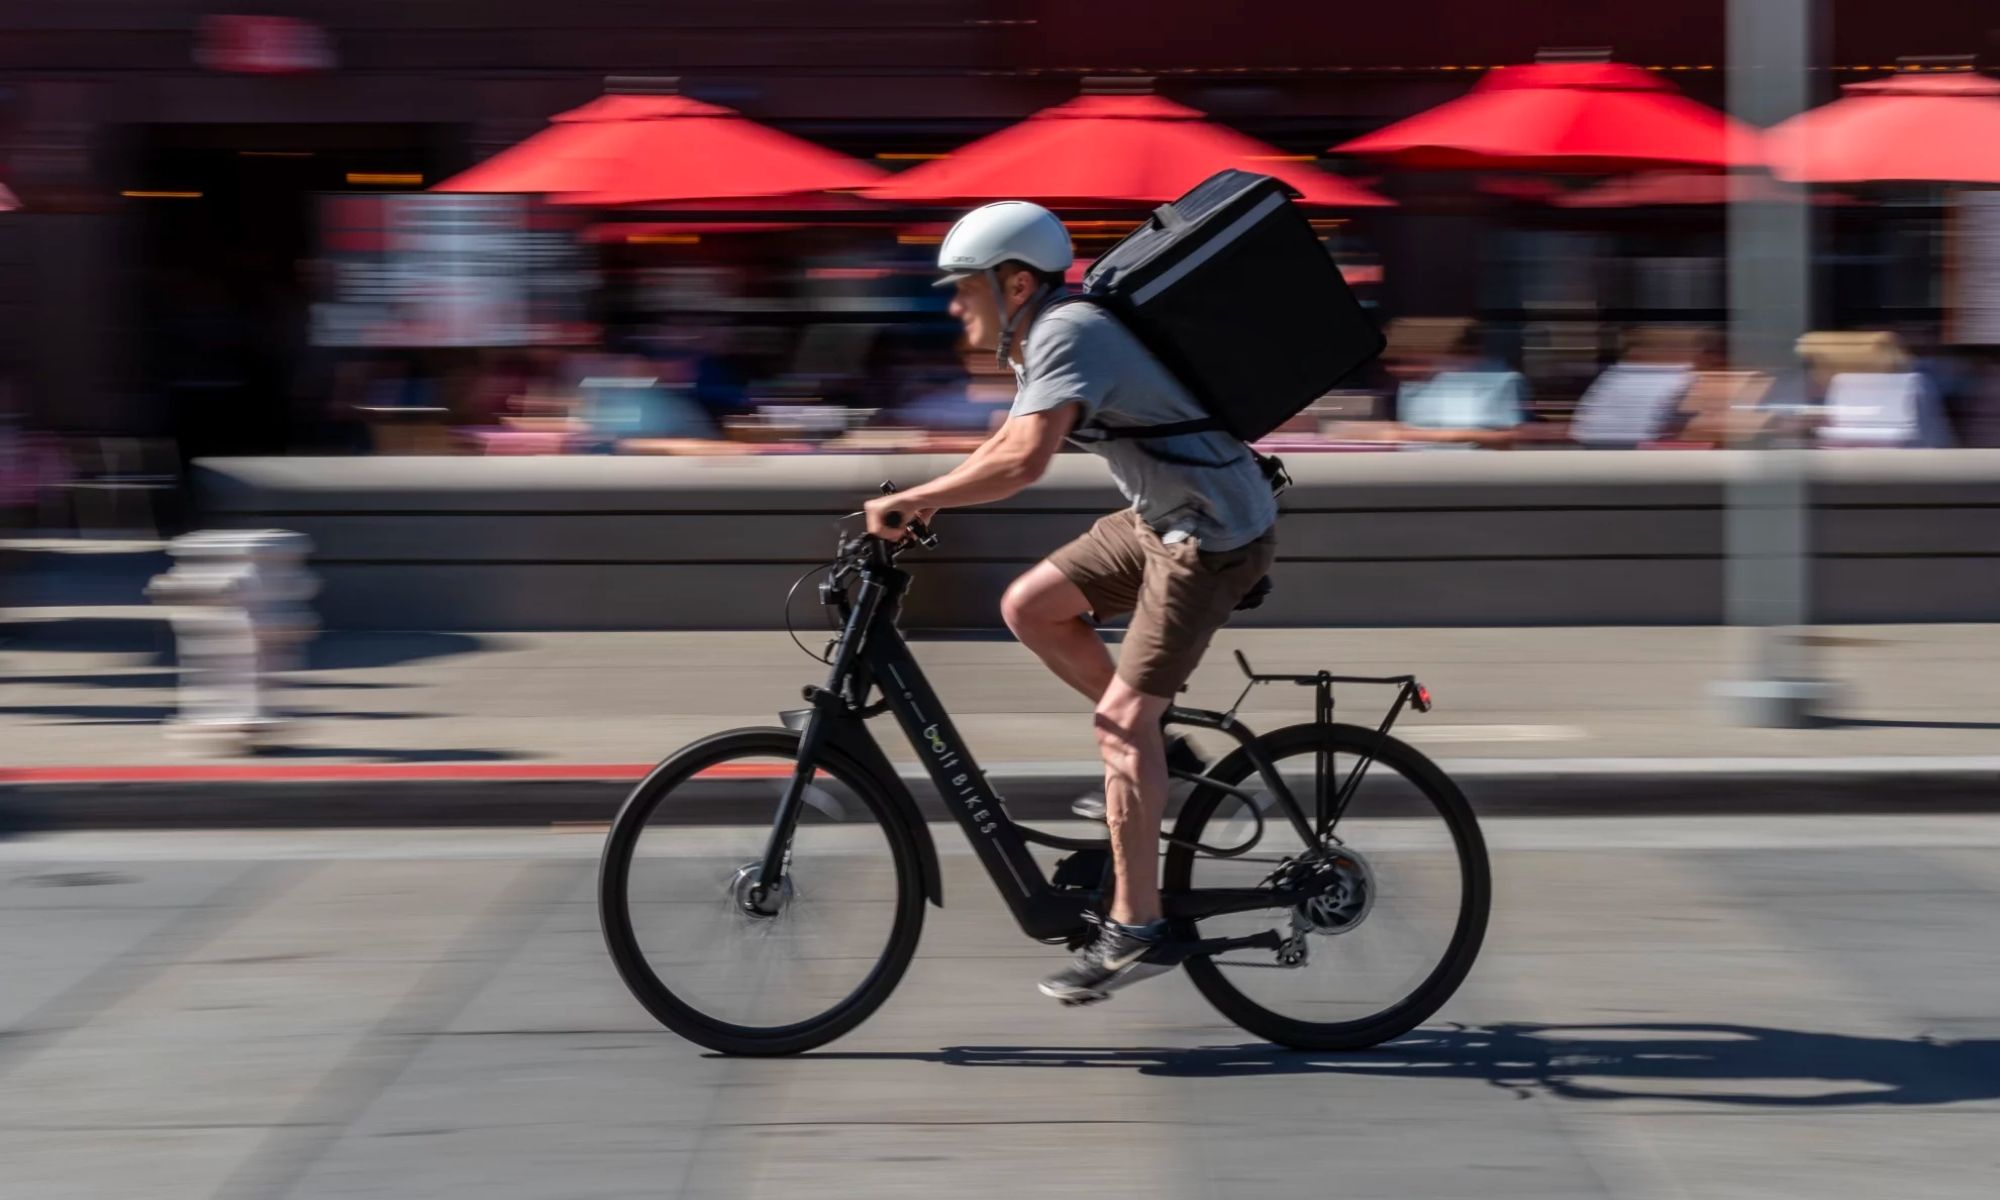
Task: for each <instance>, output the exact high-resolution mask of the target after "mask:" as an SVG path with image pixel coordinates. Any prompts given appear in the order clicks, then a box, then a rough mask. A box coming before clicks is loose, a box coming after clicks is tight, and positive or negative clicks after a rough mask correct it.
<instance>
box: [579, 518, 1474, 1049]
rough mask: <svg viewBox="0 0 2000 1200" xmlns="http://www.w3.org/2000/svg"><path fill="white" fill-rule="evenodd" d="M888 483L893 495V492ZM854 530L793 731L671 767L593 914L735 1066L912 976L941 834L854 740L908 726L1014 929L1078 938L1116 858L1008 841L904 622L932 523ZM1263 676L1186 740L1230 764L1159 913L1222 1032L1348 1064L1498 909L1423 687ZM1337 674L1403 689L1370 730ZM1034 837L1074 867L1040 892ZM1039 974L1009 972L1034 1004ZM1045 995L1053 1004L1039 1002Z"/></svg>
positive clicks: (1051, 840)
mask: <svg viewBox="0 0 2000 1200" xmlns="http://www.w3.org/2000/svg"><path fill="white" fill-rule="evenodd" d="M887 486H888V485H885V488H886V487H887ZM906 533H907V534H908V536H906V537H905V538H904V539H903V540H902V541H900V542H895V543H891V542H888V541H884V540H881V539H878V538H874V537H870V536H868V535H866V534H858V535H855V536H851V537H846V538H844V539H843V540H842V541H841V543H840V547H839V552H838V554H837V556H836V557H835V559H834V561H833V562H832V563H830V564H827V569H828V574H827V576H826V577H825V579H824V581H823V582H822V583H821V584H820V588H819V595H820V600H821V602H822V603H823V604H824V605H825V606H826V607H827V608H828V609H829V610H830V611H831V612H833V613H836V614H837V615H838V627H837V628H838V636H837V637H836V638H835V640H834V641H833V642H832V643H831V644H830V646H829V649H828V652H827V653H826V654H825V655H824V656H821V657H822V661H824V662H826V663H828V664H829V665H830V666H831V668H832V671H831V674H829V676H828V677H827V682H826V685H825V686H824V687H807V688H806V689H805V699H806V702H807V707H804V708H800V709H796V710H793V711H790V712H786V713H783V714H781V719H782V720H783V727H782V728H762V729H738V730H734V731H731V732H727V733H719V734H716V735H715V736H713V737H709V738H704V739H702V740H701V741H698V742H695V743H694V744H692V745H690V746H688V747H686V748H685V749H683V750H681V751H680V752H679V753H677V754H675V755H673V756H672V757H671V758H668V759H667V760H666V761H664V762H662V763H661V764H660V765H659V766H657V767H655V768H654V769H653V771H652V772H651V773H650V774H649V775H648V776H647V777H646V778H645V780H643V781H642V782H641V783H640V784H639V785H638V787H637V788H636V789H635V790H634V791H633V792H632V794H631V796H630V798H628V799H627V800H626V802H625V805H624V807H623V808H622V809H620V811H619V813H618V816H617V818H616V819H615V820H614V821H613V823H612V826H611V832H610V836H609V838H608V840H607V842H606V845H605V848H604V859H603V864H602V867H601V870H600V873H599V880H598V906H599V913H600V916H601V918H602V921H603V926H604V935H605V940H606V943H607V944H608V945H609V947H610V951H611V957H612V960H613V961H614V962H615V963H616V964H617V967H618V972H619V974H620V975H621V976H623V978H624V980H625V983H626V985H627V986H628V987H630V988H631V989H632V993H633V995H635V996H636V997H638V999H639V1002H640V1003H641V1004H643V1005H645V1007H646V1009H647V1011H649V1012H650V1013H652V1014H653V1016H654V1017H656V1018H658V1019H659V1020H660V1022H661V1023H663V1024H665V1025H666V1026H667V1027H668V1028H670V1029H672V1030H673V1031H675V1032H676V1033H679V1034H680V1035H681V1036H683V1037H685V1038H687V1039H689V1040H690V1041H694V1042H697V1043H699V1044H701V1045H703V1046H706V1047H708V1048H710V1049H712V1050H716V1051H720V1052H722V1053H725V1054H792V1053H797V1052H799V1051H803V1050H810V1049H812V1048H814V1047H816V1046H821V1045H824V1044H826V1043H827V1042H830V1041H832V1040H833V1039H835V1038H837V1037H839V1036H841V1035H842V1034H844V1033H846V1032H848V1031H849V1030H851V1029H853V1028H854V1027H855V1026H856V1025H859V1024H860V1023H861V1022H862V1021H863V1020H864V1019H866V1018H867V1016H868V1015H869V1014H870V1013H872V1012H874V1011H875V1009H876V1008H877V1007H878V1006H879V1005H881V1003H882V1002H883V1001H884V1000H886V999H888V997H889V994H890V992H892V991H893V990H894V989H895V987H896V984H897V982H898V981H899V980H901V978H902V976H903V971H904V969H905V968H906V967H908V965H909V962H910V958H911V956H912V955H913V954H914V953H915V951H916V947H917V937H918V934H919V932H920V931H921V930H922V928H923V922H924V906H925V903H926V902H929V903H931V904H936V905H940V906H941V905H942V904H943V902H944V900H943V883H942V872H941V870H940V868H939V862H938V851H937V847H936V845H935V843H934V842H933V841H932V838H931V833H930V827H929V825H928V824H926V822H925V820H924V817H923V814H922V812H921V811H920V810H919V808H918V806H917V803H916V801H915V799H914V798H913V797H912V796H911V794H910V792H909V790H908V788H907V787H905V785H904V783H903V780H902V779H901V777H900V776H899V775H898V774H897V772H896V770H895V768H894V767H892V766H891V765H890V763H889V761H888V759H887V758H886V757H885V756H884V755H883V753H882V750H881V748H880V747H879V746H878V745H877V744H876V742H875V741H874V739H873V738H872V737H871V736H870V734H869V731H868V728H867V726H866V724H865V722H866V721H867V720H868V719H869V718H871V717H875V716H879V715H880V714H882V713H883V712H885V711H886V712H890V713H893V714H894V715H895V718H896V721H897V723H898V724H899V725H901V726H902V729H903V733H904V735H905V736H906V737H908V739H909V741H910V744H911V746H912V747H913V748H914V750H915V753H916V755H917V757H918V758H919V759H920V760H921V762H922V763H923V766H924V769H925V771H926V773H927V774H928V775H929V776H930V779H931V781H932V783H933V784H934V785H935V786H936V788H937V791H938V794H939V796H940V797H941V798H942V799H943V801H944V804H945V806H946V808H948V809H949V811H950V813H951V815H952V817H953V818H954V819H955V820H956V821H957V822H958V824H959V825H960V826H961V827H963V829H964V830H965V833H966V836H967V838H968V839H969V840H970V842H971V844H972V850H973V852H974V853H975V854H976V855H977V856H978V859H979V861H980V863H981V865H983V866H984V867H985V868H986V872H987V874H988V875H989V876H990V877H991V878H992V880H993V884H994V886H995V887H996V888H997V889H998V890H999V892H1000V895H1001V897H1002V898H1003V899H1004V900H1005V901H1006V903H1007V907H1008V909H1009V910H1010V911H1011V912H1012V913H1013V916H1014V919H1015V920H1016V921H1017V922H1019V924H1020V926H1021V930H1022V932H1024V933H1026V934H1027V935H1028V936H1029V937H1031V938H1035V939H1037V940H1038V941H1042V942H1047V943H1052V944H1065V945H1070V946H1077V945H1081V944H1082V942H1083V939H1085V938H1086V937H1088V936H1089V935H1090V931H1091V929H1092V926H1091V925H1090V923H1089V922H1087V921H1086V920H1085V913H1086V911H1089V910H1092V909H1095V908H1098V907H1099V906H1100V905H1102V904H1104V903H1106V902H1108V898H1109V888H1110V885H1111V859H1110V846H1109V843H1108V841H1106V840H1105V839H1103V838H1076V837H1067V836H1059V835H1056V834H1052V833H1048V832H1044V831H1042V830H1039V829H1033V828H1029V827H1027V826H1025V825H1022V824H1020V823H1018V822H1017V821H1016V820H1015V819H1014V818H1013V817H1012V816H1011V815H1010V814H1009V813H1008V811H1007V807H1006V804H1005V802H1004V801H1003V800H1002V798H1001V797H1000V795H999V794H998V793H997V792H996V791H995V790H994V789H993V787H992V786H991V785H990V784H989V783H988V781H987V779H986V776H985V775H984V774H983V773H982V772H981V771H980V769H979V766H978V764H977V763H976V762H975V761H974V760H973V757H972V753H971V751H970V750H968V749H967V748H966V745H965V743H964V742H963V741H962V740H961V739H960V738H959V735H958V731H957V730H956V729H955V728H953V725H952V721H951V718H950V717H949V716H948V715H947V714H946V713H945V710H944V705H943V703H942V702H940V701H939V699H938V697H937V694H936V693H935V692H933V691H932V690H931V687H930V685H929V684H928V683H927V682H926V681H925V679H924V676H923V673H922V672H921V671H920V670H918V668H917V663H916V660H915V659H914V658H913V657H912V656H911V654H910V650H909V647H908V646H907V645H906V644H905V643H904V641H903V637H902V634H901V632H900V630H899V629H898V628H897V617H898V614H899V611H900V609H901V604H902V599H903V596H904V594H905V593H906V591H907V590H908V588H909V583H910V577H909V575H908V574H907V573H906V572H904V571H903V570H901V569H900V568H898V567H897V565H896V560H897V557H898V555H899V554H901V553H902V552H903V551H904V550H905V549H907V548H909V547H910V546H912V545H925V546H934V545H935V544H936V539H935V537H934V536H932V535H931V534H930V532H929V531H928V530H926V529H924V528H922V527H921V526H920V525H913V526H912V527H911V528H910V529H909V530H907V531H906ZM1236 657H1237V661H1238V663H1239V664H1240V665H1241V666H1242V668H1243V671H1244V674H1245V675H1246V676H1247V677H1248V682H1247V683H1246V684H1245V686H1244V689H1243V692H1242V694H1241V695H1239V696H1238V697H1237V700H1236V703H1235V704H1234V705H1232V706H1231V707H1230V709H1229V710H1228V711H1226V712H1209V711H1204V710H1201V709H1192V708H1182V707H1178V706H1176V707H1174V708H1171V709H1169V710H1168V712H1167V715H1166V723H1167V724H1168V725H1171V726H1183V727H1196V728H1202V729H1209V730H1214V731H1216V732H1218V733H1221V734H1224V735H1226V736H1228V737H1229V738H1231V739H1232V740H1234V742H1235V743H1236V746H1235V749H1234V750H1232V751H1231V752H1230V753H1229V754H1228V755H1227V756H1226V757H1224V758H1222V759H1221V760H1220V761H1219V762H1217V763H1215V764H1214V765H1213V766H1212V767H1210V768H1209V769H1208V770H1207V771H1206V772H1205V773H1203V774H1200V775H1191V774H1182V773H1179V772H1176V773H1175V774H1176V775H1177V777H1179V778H1180V779H1182V780H1184V781H1185V782H1186V783H1187V784H1188V785H1190V786H1191V788H1192V790H1191V791H1189V792H1188V793H1187V795H1186V798H1185V799H1184V800H1183V802H1182V803H1181V805H1180V812H1179V816H1178V818H1177V819H1175V820H1174V821H1173V824H1172V828H1171V831H1170V832H1169V833H1167V834H1166V836H1165V838H1164V847H1163V849H1164V854H1165V859H1166V861H1165V864H1164V869H1163V871H1162V874H1161V893H1162V895H1161V899H1162V903H1163V905H1164V907H1165V912H1166V915H1167V917H1168V918H1169V919H1170V920H1171V921H1173V922H1174V923H1175V924H1176V925H1177V927H1178V928H1177V930H1176V932H1177V934H1178V935H1180V936H1181V937H1184V938H1187V939H1189V940H1191V941H1192V943H1193V945H1192V946H1191V947H1190V953H1189V956H1188V957H1187V959H1186V960H1185V966H1186V970H1187V975H1188V978H1189V979H1191V980H1192V981H1193V983H1194V985H1195V987H1196V988H1197V989H1199V990H1200V992H1201V993H1202V995H1204V996H1206V997H1207V998H1208V1000H1209V1001H1210V1002H1211V1003H1213V1004H1214V1005H1215V1007H1216V1008H1217V1009H1219V1010H1220V1011H1221V1012H1222V1014H1223V1015H1224V1016H1226V1017H1228V1018H1229V1019H1230V1020H1231V1021H1233V1022H1235V1023H1236V1024H1238V1025H1240V1026H1241V1027H1242V1028H1244V1029H1245V1030H1248V1031H1249V1032H1250V1033H1252V1034H1255V1035H1256V1036H1258V1037H1261V1038H1265V1039H1267V1040H1269V1041H1272V1042H1276V1043H1279V1044H1282V1045H1286V1046H1293V1047H1298V1048H1301V1049H1312V1050H1352V1049H1359V1048H1362V1047H1367V1046H1373V1045H1376V1044H1378V1043H1380V1042H1383V1041H1387V1040H1389V1039H1390V1038H1394V1037H1397V1036H1400V1035H1401V1034H1403V1033H1406V1032H1408V1031H1409V1030H1410V1029H1412V1028H1414V1027H1415V1026H1416V1025H1417V1024H1418V1023H1419V1022H1421V1021H1423V1020H1424V1019H1425V1018H1427V1017H1429V1016H1430V1015H1431V1014H1432V1013H1434V1012H1436V1011H1437V1009H1438V1007H1439V1006H1440V1005H1442V1004H1443V1003H1444V1002H1445V1001H1446V1000H1447V999H1448V998H1449V997H1450V996H1451V994H1452V992H1453V991H1455V990H1456V989H1457V987H1458V985H1459V983H1460V982H1461V981H1462V980H1463V979H1464V978H1465V975H1466V972H1467V971H1468V970H1470V969H1471V966H1472V962H1473V959H1474V958H1475V957H1476V956H1477V955H1478V953H1479V946H1480V942H1481V940H1482V938H1483V937H1484V935H1485V930H1486V919H1487V909H1488V906H1489V903H1490V899H1491V882H1490V878H1489V875H1488V867H1487V860H1486V847H1485V842H1484V840H1483V839H1482V837H1481V836H1480V832H1479V826H1478V822H1477V821H1476V820H1475V819H1474V817H1473V814H1472V810H1471V808H1470V807H1469V806H1468V805H1467V803H1466V800H1465V797H1464V795H1463V794H1462V793H1461V792H1460V791H1459V789H1458V788H1457V786H1456V785H1454V784H1453V783H1452V782H1451V780H1450V779H1448V778H1446V776H1445V775H1444V774H1443V773H1442V772H1441V771H1440V770H1439V769H1438V768H1437V767H1436V766H1435V765H1434V764H1433V763H1432V762H1431V761H1430V760H1429V759H1427V758H1425V757H1424V756H1423V755H1422V754H1420V753H1418V752H1417V751H1416V750H1414V749H1412V748H1411V747H1410V746H1408V745H1407V744H1405V743H1404V742H1401V741H1399V740H1397V739H1396V738H1394V737H1391V736H1390V734H1389V730H1390V727H1391V726H1393V725H1394V724H1395V722H1396V719H1397V717H1398V716H1400V715H1401V714H1402V713H1403V712H1404V710H1405V709H1407V708H1415V709H1416V710H1418V711H1419V712H1426V711H1429V709H1430V703H1431V701H1430V694H1429V692H1428V691H1427V690H1426V689H1425V688H1424V687H1423V685H1421V684H1420V683H1418V682H1417V680H1416V679H1415V678H1414V677H1412V676H1408V675H1398V676H1388V677H1366V676H1346V675H1334V674H1330V673H1328V672H1326V671H1318V672H1314V673H1311V674H1278V675H1260V674H1255V673H1253V672H1252V671H1251V670H1250V665H1249V663H1248V662H1247V661H1245V660H1244V658H1243V655H1242V654H1241V653H1240V652H1239V653H1238V654H1237V656H1236ZM1264 684H1294V685H1298V686H1301V687H1306V688H1311V689H1312V691H1313V696H1314V719H1313V721H1312V722H1311V723H1310V724H1298V725H1291V726H1288V727H1286V728H1283V729H1279V730H1277V731H1276V732H1273V733H1269V734H1264V735H1261V736H1259V735H1256V734H1254V733H1252V732H1251V731H1250V730H1249V729H1248V728H1246V727H1245V726H1244V725H1243V724H1242V722H1240V721H1239V720H1237V718H1236V711H1237V709H1238V708H1240V707H1241V706H1242V704H1243V701H1244V699H1245V698H1247V697H1248V696H1249V695H1250V693H1251V691H1252V689H1254V688H1256V687H1258V686H1259V685H1264ZM1335 684H1374V685H1381V686H1385V687H1389V688H1393V689H1395V698H1394V700H1393V701H1392V702H1391V704H1390V707H1389V710H1388V713H1387V715H1386V716H1385V717H1384V719H1383V720H1382V721H1381V722H1380V724H1379V725H1378V726H1376V727H1374V728H1361V727H1358V726H1353V725H1342V724H1336V723H1334V721H1333V709H1334V696H1333V686H1334V685H1335ZM1030 845H1035V846H1041V847H1046V848H1047V849H1048V850H1052V851H1058V852H1061V853H1062V854H1063V855H1064V857H1062V858H1061V859H1060V860H1059V861H1057V862H1055V864H1054V870H1053V873H1052V874H1045V873H1044V870H1043V868H1042V866H1041V864H1040V863H1039V862H1038V861H1037V860H1036V858H1035V856H1034V855H1033V853H1032V852H1031V851H1030V849H1029V847H1030ZM1032 986H1033V980H1032V979H1031V978H1028V977H1025V976H1024V978H1023V979H1022V981H1021V987H1022V992H1023V999H1024V1001H1027V1000H1028V997H1030V996H1032V995H1033V991H1032ZM1030 1002H1033V1003H1046V1001H1042V1000H1039V999H1036V1000H1033V1001H1030Z"/></svg>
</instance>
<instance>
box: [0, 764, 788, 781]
mask: <svg viewBox="0 0 2000 1200" xmlns="http://www.w3.org/2000/svg"><path fill="white" fill-rule="evenodd" d="M652 769H653V765H652V764H651V763H474V762H465V763H282V764H280V763H269V764H263V763H203V764H194V763H188V764H173V765H165V766H114V767H60V766H58V767H0V784H9V783H25V784H52V783H383V782H389V783H396V782H415V781H420V780H429V781H448V782H466V783H479V782H488V783H491V782H516V781H524V780H539V779H566V780H590V781H606V782H617V783H630V782H633V781H636V780H639V779H643V778H644V777H645V776H646V773H647V772H648V771H651V770H652ZM790 774H791V768H790V767H788V766H785V765H783V764H782V763H722V764H719V765H717V766H713V767H709V768H708V769H706V770H704V771H702V772H701V774H700V776H699V778H703V779H783V778H785V777H786V776H788V775H790Z"/></svg>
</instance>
